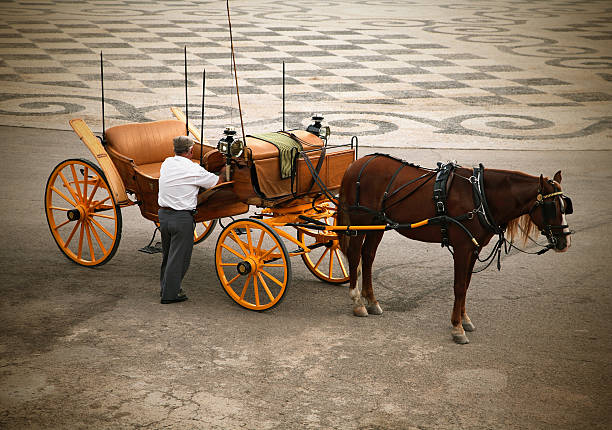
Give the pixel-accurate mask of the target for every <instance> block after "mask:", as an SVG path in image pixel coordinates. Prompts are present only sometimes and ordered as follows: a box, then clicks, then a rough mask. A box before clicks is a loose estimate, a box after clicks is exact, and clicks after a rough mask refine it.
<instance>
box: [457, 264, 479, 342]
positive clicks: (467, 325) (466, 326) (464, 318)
mask: <svg viewBox="0 0 612 430" xmlns="http://www.w3.org/2000/svg"><path fill="white" fill-rule="evenodd" d="M473 260H474V262H473V263H472V269H470V270H469V271H468V278H467V282H466V284H465V296H466V297H467V290H468V288H469V287H470V282H471V280H472V270H473V268H474V263H475V262H476V257H474V258H473ZM466 297H464V298H463V306H461V326H462V327H463V330H465V331H474V330H476V327H475V326H474V324H473V323H472V320H471V319H470V317H468V314H467V313H466V312H465V302H466Z"/></svg>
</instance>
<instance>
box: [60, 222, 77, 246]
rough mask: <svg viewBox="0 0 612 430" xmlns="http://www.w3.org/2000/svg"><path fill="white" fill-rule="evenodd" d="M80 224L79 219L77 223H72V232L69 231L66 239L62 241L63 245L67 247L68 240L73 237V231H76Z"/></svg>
mask: <svg viewBox="0 0 612 430" xmlns="http://www.w3.org/2000/svg"><path fill="white" fill-rule="evenodd" d="M80 224H81V220H79V221H77V223H76V224H75V225H74V228H73V229H72V232H70V236H68V239H66V242H64V247H66V248H68V244H69V243H70V241H71V240H72V238H73V237H74V233H75V232H76V231H77V228H79V225H80Z"/></svg>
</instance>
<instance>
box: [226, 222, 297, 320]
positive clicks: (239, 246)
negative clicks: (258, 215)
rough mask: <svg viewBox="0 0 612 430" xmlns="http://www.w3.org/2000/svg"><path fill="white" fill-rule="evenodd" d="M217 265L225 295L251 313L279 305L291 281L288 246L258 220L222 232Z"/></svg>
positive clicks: (234, 223) (229, 227) (227, 228)
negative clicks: (251, 311)
mask: <svg viewBox="0 0 612 430" xmlns="http://www.w3.org/2000/svg"><path fill="white" fill-rule="evenodd" d="M215 262H216V267H217V276H218V277H219V281H220V282H221V285H222V286H223V288H224V290H225V292H226V293H227V294H228V295H229V296H230V297H231V298H232V299H233V300H234V301H235V302H236V303H238V304H239V305H240V306H242V307H245V308H247V309H251V310H256V311H263V310H266V309H270V308H272V307H274V306H276V305H277V304H279V303H280V302H281V300H282V299H283V297H284V293H285V291H286V289H287V286H288V284H289V282H290V280H291V263H290V261H289V253H288V252H287V249H286V248H285V245H284V243H283V242H282V240H281V239H280V237H279V236H278V234H276V232H274V230H272V229H271V228H270V227H268V226H267V225H265V224H264V223H262V222H259V221H256V220H238V221H234V222H233V223H231V224H230V225H228V226H227V227H226V228H225V229H224V230H223V232H221V235H220V236H219V239H218V240H217V247H216V250H215Z"/></svg>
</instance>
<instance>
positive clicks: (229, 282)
mask: <svg viewBox="0 0 612 430" xmlns="http://www.w3.org/2000/svg"><path fill="white" fill-rule="evenodd" d="M238 278H240V273H238V274H237V275H236V276H234V277H233V278H232V279H230V280H229V281H227V283H228V284H230V285H231V283H232V282H234V281H235V280H236V279H238Z"/></svg>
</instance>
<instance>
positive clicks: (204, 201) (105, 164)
mask: <svg viewBox="0 0 612 430" xmlns="http://www.w3.org/2000/svg"><path fill="white" fill-rule="evenodd" d="M71 125H72V127H73V128H74V130H75V131H76V132H77V134H78V135H79V137H80V138H81V140H83V142H84V143H85V145H86V146H87V147H88V148H89V150H90V151H91V152H92V154H93V155H94V157H95V158H96V160H98V162H99V163H100V167H101V168H102V170H103V172H104V174H105V176H106V178H107V180H108V182H109V187H110V188H111V189H112V191H113V194H114V196H115V201H116V203H117V204H119V205H120V206H129V205H133V204H137V205H138V206H139V208H140V211H141V214H142V216H143V217H144V218H146V219H148V220H151V221H154V222H157V221H158V215H157V211H158V209H159V206H158V204H157V195H158V190H159V188H158V180H159V172H160V168H161V164H162V163H163V161H164V160H165V159H166V158H167V157H171V156H173V155H174V152H173V145H172V139H173V138H174V137H176V136H179V135H184V134H185V123H184V122H183V121H181V120H178V119H177V120H163V121H154V122H149V123H140V124H123V125H118V126H115V127H111V128H109V129H107V130H106V133H105V136H106V141H105V142H104V143H105V144H104V145H102V144H101V143H100V139H98V138H97V137H95V136H94V135H93V133H92V132H91V130H90V129H89V128H88V127H87V125H86V124H85V123H84V121H82V120H79V119H76V120H72V121H71ZM289 134H290V135H292V136H293V137H294V138H295V139H297V140H299V142H300V144H301V146H302V148H303V151H304V154H305V155H302V156H299V157H297V159H296V160H295V163H296V164H295V168H294V175H293V176H292V177H290V178H285V179H281V173H280V167H279V166H280V163H279V153H278V149H277V148H276V147H275V146H274V145H273V144H272V143H269V142H267V141H264V140H261V139H258V138H256V137H252V136H248V137H247V139H246V147H245V151H244V155H241V156H239V157H234V158H233V159H232V160H231V180H230V181H229V182H227V183H223V184H219V185H217V186H215V187H213V188H211V189H210V190H206V191H205V192H203V193H202V194H201V195H200V196H199V197H198V208H197V214H196V216H195V220H196V222H202V221H207V220H213V219H217V218H223V217H229V216H236V215H240V214H243V213H245V212H247V211H248V210H249V205H255V206H258V207H279V206H284V207H286V206H291V205H292V204H296V203H297V202H299V203H300V204H303V203H304V202H307V201H311V200H312V199H313V198H314V197H315V196H316V195H318V194H320V193H321V187H320V185H319V183H317V181H315V179H314V177H313V172H312V171H311V169H309V168H308V166H307V163H306V160H305V159H304V157H308V159H309V161H310V164H311V166H317V167H318V168H319V169H318V172H316V175H317V176H318V178H319V179H320V181H321V182H322V183H323V184H324V186H325V188H326V189H327V190H328V191H331V192H333V191H334V190H337V189H338V188H339V187H340V182H341V180H342V176H343V174H344V171H345V170H346V169H347V168H348V166H349V165H350V164H351V163H352V162H353V161H354V159H355V152H354V150H353V149H352V148H341V149H340V150H336V151H333V152H328V151H327V150H326V147H325V143H324V141H323V140H322V139H321V138H319V137H318V136H316V135H314V134H311V133H309V132H307V131H304V130H291V131H290V132H289ZM196 137H197V138H199V136H196ZM200 152H202V159H203V160H204V163H203V164H204V167H205V168H206V169H207V170H209V171H212V172H215V173H217V172H218V171H219V170H220V169H221V168H222V167H223V166H224V165H223V164H220V162H219V160H224V156H223V155H222V154H220V153H219V151H218V150H217V149H216V148H215V147H213V146H211V145H209V144H207V143H204V144H202V145H200V144H196V145H194V157H193V161H194V162H199V160H200ZM320 157H324V159H323V160H321V162H320ZM127 194H133V195H134V196H135V201H134V200H131V199H129V198H128V197H127Z"/></svg>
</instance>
